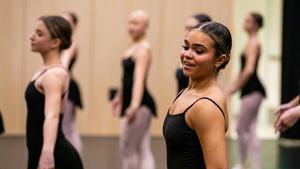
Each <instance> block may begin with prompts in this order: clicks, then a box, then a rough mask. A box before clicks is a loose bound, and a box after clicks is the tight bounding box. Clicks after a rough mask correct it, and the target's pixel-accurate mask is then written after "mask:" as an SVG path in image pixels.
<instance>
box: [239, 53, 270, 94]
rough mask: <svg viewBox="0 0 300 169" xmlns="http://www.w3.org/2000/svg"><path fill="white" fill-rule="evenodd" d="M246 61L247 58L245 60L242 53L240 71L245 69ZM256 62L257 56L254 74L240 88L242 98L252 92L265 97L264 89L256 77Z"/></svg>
mask: <svg viewBox="0 0 300 169" xmlns="http://www.w3.org/2000/svg"><path fill="white" fill-rule="evenodd" d="M246 61H247V58H246V56H245V54H244V53H243V54H242V55H241V70H243V69H244V68H245V66H246ZM258 61H259V56H258V57H257V59H256V63H255V70H254V73H253V74H252V75H251V76H250V78H249V79H248V81H247V82H246V83H245V85H244V86H243V87H242V92H241V97H243V96H245V95H247V94H250V93H252V92H254V91H257V92H259V93H261V94H262V95H263V96H264V97H265V96H266V92H265V88H264V86H263V85H262V83H261V82H260V80H259V78H258V76H257V67H258Z"/></svg>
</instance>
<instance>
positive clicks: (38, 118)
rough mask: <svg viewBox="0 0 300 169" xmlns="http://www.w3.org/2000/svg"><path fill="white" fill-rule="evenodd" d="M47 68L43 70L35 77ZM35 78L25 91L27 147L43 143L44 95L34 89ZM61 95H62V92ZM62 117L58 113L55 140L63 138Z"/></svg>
mask: <svg viewBox="0 0 300 169" xmlns="http://www.w3.org/2000/svg"><path fill="white" fill-rule="evenodd" d="M52 68H53V67H52ZM49 69H50V68H49ZM49 69H46V70H44V71H43V72H42V73H41V74H40V75H39V76H38V77H37V78H36V79H38V78H39V77H40V76H41V75H43V74H44V73H45V72H46V71H47V70H49ZM36 79H35V80H33V81H31V82H30V83H29V84H28V86H27V88H26V92H25V99H26V105H27V119H26V142H27V146H28V147H32V146H40V145H42V144H43V126H44V121H45V114H44V110H45V109H44V108H45V96H44V94H42V93H41V92H39V91H38V90H37V89H36V87H35V85H34V84H35V82H36ZM62 97H64V94H63V96H62ZM62 118H63V115H62V114H60V118H59V124H58V130H57V139H56V141H60V140H64V139H65V138H64V135H63V132H62Z"/></svg>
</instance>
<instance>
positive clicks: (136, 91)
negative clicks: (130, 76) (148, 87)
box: [130, 80, 144, 108]
mask: <svg viewBox="0 0 300 169" xmlns="http://www.w3.org/2000/svg"><path fill="white" fill-rule="evenodd" d="M143 90H144V82H143V81H142V80H136V81H135V82H134V85H133V89H132V98H131V102H130V106H131V107H134V108H137V107H140V105H141V102H142V97H143V92H144V91H143Z"/></svg>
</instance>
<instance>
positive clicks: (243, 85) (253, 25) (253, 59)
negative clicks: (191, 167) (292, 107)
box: [225, 12, 266, 169]
mask: <svg viewBox="0 0 300 169" xmlns="http://www.w3.org/2000/svg"><path fill="white" fill-rule="evenodd" d="M262 26H263V18H262V16H261V15H260V14H258V13H254V12H253V13H250V14H248V15H247V17H246V18H245V22H244V29H245V31H246V32H247V34H248V38H249V39H248V41H247V43H246V46H245V48H244V51H243V53H242V55H241V71H240V73H239V75H238V77H237V78H236V79H235V80H234V81H233V82H232V83H231V84H230V85H229V86H228V87H227V88H226V90H225V93H226V94H227V95H228V96H230V95H232V94H233V93H235V92H237V91H238V90H241V104H240V110H239V111H240V112H239V114H238V119H237V127H236V130H237V133H238V147H239V161H238V163H237V164H236V165H235V166H234V169H244V168H245V162H246V154H247V151H248V149H249V150H250V152H251V157H252V159H251V166H252V168H253V169H259V168H260V141H259V139H258V137H257V135H256V121H257V116H258V111H259V107H260V105H261V102H262V100H263V98H264V97H265V96H266V94H265V89H264V87H263V85H262V83H261V82H260V80H259V78H258V76H257V68H258V63H259V59H260V55H261V45H260V41H259V38H258V31H259V30H260V29H261V28H262Z"/></svg>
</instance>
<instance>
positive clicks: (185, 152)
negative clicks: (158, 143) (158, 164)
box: [163, 92, 226, 169]
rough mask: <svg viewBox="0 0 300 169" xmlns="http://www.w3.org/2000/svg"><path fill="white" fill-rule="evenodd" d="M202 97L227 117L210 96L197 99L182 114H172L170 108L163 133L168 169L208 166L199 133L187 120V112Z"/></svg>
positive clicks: (192, 168) (191, 168)
mask: <svg viewBox="0 0 300 169" xmlns="http://www.w3.org/2000/svg"><path fill="white" fill-rule="evenodd" d="M181 94H182V92H181V93H179V95H178V96H177V97H176V98H175V100H176V99H177V98H178V97H179V96H180V95H181ZM201 99H207V100H209V101H211V102H212V103H213V104H215V105H216V106H217V107H218V109H220V111H221V112H222V115H223V116H224V118H225V114H224V112H223V110H222V109H221V107H220V106H219V105H218V104H217V103H216V102H215V101H213V100H212V99H210V98H208V97H201V98H199V99H197V100H196V101H195V102H194V103H192V104H191V105H190V106H189V107H188V108H187V109H185V111H184V112H183V113H180V114H176V115H170V114H169V110H170V109H169V110H168V113H167V116H166V118H165V121H164V124H163V135H164V138H165V142H166V149H167V168H168V169H205V168H206V166H205V161H204V156H203V152H202V148H201V143H200V140H199V139H198V136H197V133H196V131H195V130H193V129H191V128H190V127H189V126H188V124H187V123H186V121H185V114H186V112H187V111H188V110H189V109H190V108H191V107H192V106H193V105H194V104H195V103H196V102H198V101H199V100H201ZM175 100H174V101H175ZM173 103H174V102H173ZM225 119H226V118H225ZM225 132H226V131H225Z"/></svg>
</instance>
